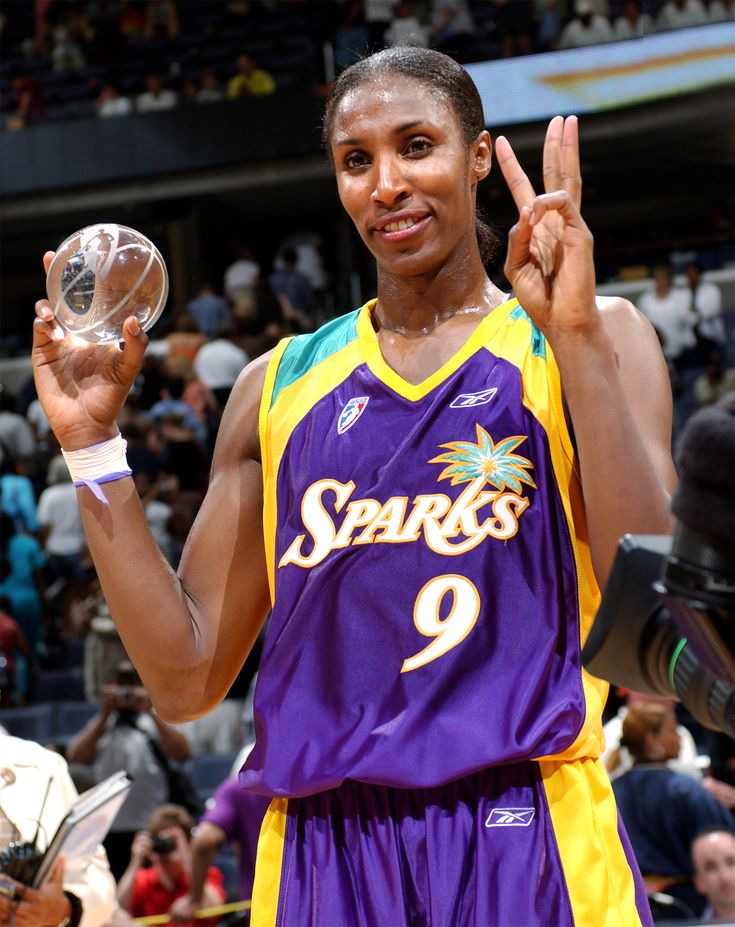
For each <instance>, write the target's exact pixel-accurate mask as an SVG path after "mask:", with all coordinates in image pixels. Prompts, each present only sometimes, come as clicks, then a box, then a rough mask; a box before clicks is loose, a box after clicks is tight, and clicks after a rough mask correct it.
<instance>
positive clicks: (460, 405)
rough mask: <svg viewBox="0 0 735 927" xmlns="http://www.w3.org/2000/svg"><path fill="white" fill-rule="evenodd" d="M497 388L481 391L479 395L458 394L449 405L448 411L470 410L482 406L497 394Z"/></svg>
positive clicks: (492, 387)
mask: <svg viewBox="0 0 735 927" xmlns="http://www.w3.org/2000/svg"><path fill="white" fill-rule="evenodd" d="M497 391H498V390H497V387H495V386H491V387H490V389H482V390H480V392H479V393H460V394H459V396H456V397H455V398H454V399H453V400H452V401H451V402H450V403H449V408H450V409H470V408H473V407H474V406H484V405H486V404H487V403H488V402H490V400H491V399H492V398H493V396H494V395H495V394H496V393H497Z"/></svg>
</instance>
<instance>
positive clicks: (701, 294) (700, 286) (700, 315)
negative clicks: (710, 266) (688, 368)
mask: <svg viewBox="0 0 735 927" xmlns="http://www.w3.org/2000/svg"><path fill="white" fill-rule="evenodd" d="M684 273H685V274H686V278H687V287H688V290H689V299H690V303H689V309H690V311H691V313H692V314H693V316H694V334H695V336H696V339H697V353H698V358H697V359H698V360H699V362H700V363H706V362H707V359H708V358H709V356H710V354H712V352H713V351H722V350H723V349H724V346H725V338H726V335H725V323H724V322H723V321H722V291H721V290H720V288H719V286H717V284H716V283H712V282H711V281H709V280H704V279H703V278H702V265H701V264H699V263H698V262H697V261H690V262H689V263H688V264H687V265H686V267H685V268H684Z"/></svg>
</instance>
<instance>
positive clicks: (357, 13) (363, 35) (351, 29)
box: [332, 0, 370, 73]
mask: <svg viewBox="0 0 735 927" xmlns="http://www.w3.org/2000/svg"><path fill="white" fill-rule="evenodd" d="M369 36H370V33H369V30H368V27H367V23H366V22H365V5H364V3H363V0H345V2H343V3H342V4H341V19H340V20H339V22H338V23H337V24H336V27H335V29H334V37H333V40H332V41H333V44H334V68H335V71H336V72H337V73H339V72H340V71H342V70H343V69H344V68H346V67H348V66H349V65H351V64H352V63H353V62H355V61H357V60H358V59H359V58H361V57H362V56H363V55H365V54H366V53H367V48H368V45H369Z"/></svg>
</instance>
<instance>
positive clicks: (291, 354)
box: [271, 309, 360, 408]
mask: <svg viewBox="0 0 735 927" xmlns="http://www.w3.org/2000/svg"><path fill="white" fill-rule="evenodd" d="M359 314H360V310H359V309H355V310H354V312H349V313H348V314H347V315H342V316H340V317H339V318H338V319H332V320H331V321H330V322H327V323H326V324H325V325H322V327H321V328H319V329H318V330H317V331H315V332H312V333H311V334H308V335H297V336H296V337H295V338H293V339H292V340H291V343H290V344H289V346H288V347H287V348H286V350H285V351H284V352H283V357H282V358H281V363H280V364H279V365H278V373H277V374H276V380H275V383H274V384H273V394H272V395H271V408H272V407H273V404H274V402H275V401H276V398H277V397H278V394H279V393H280V392H281V390H283V389H285V388H286V387H287V386H290V385H291V384H292V383H295V382H296V380H298V379H299V378H300V377H302V376H303V375H304V374H305V373H307V372H308V371H309V370H311V368H312V367H315V366H316V365H317V364H319V363H321V362H322V361H323V360H326V359H327V358H328V357H331V355H332V354H336V353H337V351H341V350H342V348H344V347H346V346H347V345H348V344H349V343H350V342H351V341H353V340H354V339H355V338H357V317H358V316H359Z"/></svg>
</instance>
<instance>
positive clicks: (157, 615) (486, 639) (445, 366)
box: [34, 48, 674, 927]
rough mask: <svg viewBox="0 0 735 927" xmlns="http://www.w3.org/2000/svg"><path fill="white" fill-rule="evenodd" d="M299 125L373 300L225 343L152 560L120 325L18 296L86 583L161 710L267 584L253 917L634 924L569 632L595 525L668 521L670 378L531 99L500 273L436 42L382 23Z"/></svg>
mask: <svg viewBox="0 0 735 927" xmlns="http://www.w3.org/2000/svg"><path fill="white" fill-rule="evenodd" d="M325 134H326V138H327V141H328V145H329V151H330V154H331V157H332V160H333V162H334V167H335V172H336V176H337V184H338V188H339V194H340V197H341V200H342V203H343V204H344V207H345V209H346V210H347V212H348V213H349V215H350V217H351V219H352V220H353V222H354V223H355V225H356V227H357V230H358V231H359V233H360V235H361V237H362V239H363V240H364V242H365V244H366V246H367V247H368V248H369V249H370V251H371V252H372V254H373V255H374V256H375V259H376V261H377V265H378V298H377V301H371V302H369V303H368V304H367V305H366V306H364V307H363V308H362V309H360V310H357V311H355V312H354V313H352V314H351V315H348V316H344V317H341V318H338V319H336V320H334V321H332V322H330V323H329V324H327V325H326V326H324V327H323V328H322V329H321V330H319V331H318V332H316V333H315V334H314V335H310V336H304V337H300V338H297V339H293V340H290V341H287V342H285V343H282V344H281V345H279V346H278V348H276V349H275V351H274V352H273V353H272V355H270V356H267V357H264V358H262V359H259V360H257V361H256V362H255V363H253V364H252V365H251V366H250V367H249V368H248V369H247V370H246V371H245V372H244V373H243V375H242V376H241V378H240V381H239V383H238V385H237V387H236V389H235V391H234V393H233V396H232V398H231V400H230V402H229V404H228V406H227V410H226V412H225V415H224V418H223V422H222V426H221V429H220V434H219V439H218V444H217V448H216V452H215V457H214V463H213V470H212V478H211V484H210V488H209V492H208V494H207V497H206V500H205V502H204V505H203V507H202V509H201V512H200V514H199V517H198V519H197V522H196V524H195V526H194V528H193V530H192V532H191V536H190V538H189V541H188V544H187V547H186V550H185V552H184V556H183V558H182V561H181V565H180V568H179V573H178V576H176V575H174V574H173V573H172V572H171V571H170V570H169V568H168V567H167V564H166V562H165V560H164V559H163V557H162V556H161V555H160V554H159V552H158V550H157V548H156V545H155V543H154V541H153V539H152V537H151V535H150V533H149V531H148V529H147V526H146V523H145V518H144V515H143V513H142V511H141V507H140V503H139V501H138V498H137V496H136V494H135V490H134V488H133V484H132V480H131V479H130V478H129V477H127V476H125V472H126V464H125V462H124V456H123V452H122V450H121V449H120V445H119V438H118V437H117V427H116V424H115V417H116V414H117V412H118V410H119V408H120V406H121V405H122V403H123V401H124V398H125V395H126V393H127V391H128V389H129V387H130V384H131V383H132V382H133V379H134V377H135V375H136V373H137V370H138V367H139V365H140V362H141V358H142V356H143V351H144V349H145V343H146V338H145V336H144V335H143V334H142V333H141V332H140V331H139V329H138V327H137V324H136V322H135V320H134V319H128V320H127V322H126V324H125V328H124V341H125V350H124V352H122V353H121V352H119V351H118V350H117V349H115V348H114V347H109V346H108V347H93V346H89V345H82V344H72V343H70V339H69V337H68V336H65V335H64V333H63V332H61V331H60V330H59V329H58V328H57V327H56V326H55V324H54V322H53V320H52V316H51V310H50V307H49V306H48V304H47V303H46V302H45V301H42V302H40V303H39V304H38V307H37V314H38V320H37V321H36V325H35V344H34V363H35V368H36V378H37V384H38V391H39V395H40V397H41V400H42V403H43V405H44V408H45V410H46V413H47V415H48V417H49V420H50V422H51V424H52V427H53V428H54V431H55V433H56V435H57V436H58V438H59V441H60V442H61V446H62V447H63V448H64V450H65V451H66V452H67V455H66V456H67V459H68V461H69V462H70V466H71V467H72V469H73V471H74V475H75V481H76V482H77V483H78V484H79V485H80V490H79V498H80V504H81V506H82V509H83V513H84V520H85V527H86V530H87V534H88V539H89V544H90V547H91V549H92V551H93V554H94V558H95V562H96V564H97V569H98V571H99V575H100V578H101V581H102V584H103V588H104V591H105V594H106V596H107V599H108V601H109V604H110V609H111V612H112V614H113V615H114V616H115V620H116V622H117V624H118V627H119V630H120V633H121V635H122V638H123V640H124V642H125V645H126V647H127V649H128V652H129V654H130V655H131V657H132V659H133V661H134V662H135V664H136V666H137V668H138V669H139V671H140V673H141V676H142V677H143V679H144V681H145V684H146V686H147V687H148V689H149V691H150V692H151V694H152V696H153V698H154V702H155V705H156V708H157V710H158V711H159V712H160V713H161V714H162V715H163V716H164V717H165V718H166V719H167V720H169V721H183V720H185V719H187V718H191V717H194V716H196V715H199V714H202V713H204V712H206V711H208V710H210V709H211V708H212V707H213V706H214V705H215V704H216V703H217V702H218V700H220V699H221V698H222V697H223V695H224V694H225V693H226V692H227V690H228V688H229V686H230V683H231V682H232V680H233V678H234V677H235V675H236V673H237V672H238V670H239V668H240V666H241V664H242V661H243V658H244V655H245V654H246V653H247V652H248V650H249V648H250V647H251V645H252V643H253V641H254V639H255V637H256V635H257V633H258V629H259V627H260V624H261V622H262V620H263V616H264V615H265V613H266V611H267V610H268V608H269V606H270V605H271V603H272V605H273V613H272V619H271V623H270V627H269V631H268V636H267V640H266V644H265V649H264V654H263V659H262V662H261V668H260V674H259V680H258V691H257V694H256V732H257V745H256V747H255V749H254V751H253V753H252V754H251V756H250V758H249V760H248V762H247V763H246V766H245V768H244V771H243V772H242V773H241V779H242V783H243V785H244V786H247V787H250V788H253V789H255V790H257V791H260V792H263V793H265V794H269V795H271V796H273V798H274V800H273V802H272V804H271V808H270V811H269V812H268V814H267V816H266V820H265V822H264V826H263V831H262V834H261V844H260V847H259V856H258V867H257V873H256V885H255V889H254V899H253V923H254V924H259V925H265V924H269V925H276V924H277V925H292V924H302V923H303V924H316V925H330V927H333V925H352V924H359V925H374V924H386V925H388V924H390V925H399V924H401V925H402V924H417V925H418V924H432V925H447V927H449V925H452V927H454V925H459V924H482V925H496V927H506V925H514V927H515V925H524V927H533V925H549V924H553V925H557V927H558V925H571V924H575V925H584V927H590V925H620V927H623V925H625V927H627V925H631V924H638V923H641V922H643V923H648V922H649V915H648V913H647V908H646V902H645V896H644V894H643V892H642V890H641V888H640V882H639V880H638V877H637V874H636V870H635V864H634V862H633V861H632V857H631V853H630V849H629V846H628V844H627V840H626V838H625V837H624V835H623V834H622V833H621V832H620V830H619V828H618V819H617V813H616V809H615V804H614V801H613V798H612V793H611V789H610V786H609V783H608V781H607V778H606V775H605V773H604V771H603V769H602V767H601V766H600V764H599V762H598V760H597V757H598V755H599V753H600V751H601V747H602V739H601V726H600V715H601V710H602V706H603V703H604V699H605V696H606V691H607V687H606V685H605V684H603V683H602V682H600V681H599V680H596V679H593V678H591V677H590V676H588V675H587V673H586V672H585V671H584V670H583V669H582V668H581V665H580V643H581V641H582V640H584V637H585V635H586V634H587V632H588V630H589V627H590V624H591V622H592V619H593V616H594V613H595V609H596V606H597V603H598V601H599V586H600V585H601V583H602V582H603V581H604V579H605V577H606V575H607V572H608V570H609V568H610V564H611V561H612V558H613V556H614V552H615V548H616V544H617V541H618V539H619V538H620V537H621V536H622V535H623V534H624V533H626V532H634V533H666V532H667V530H668V527H669V517H668V492H669V491H670V490H671V489H672V487H673V483H674V471H673V465H672V462H671V459H670V455H669V444H670V436H669V427H668V424H669V422H670V420H671V404H670V398H669V388H668V381H667V377H666V368H665V364H664V362H663V358H662V356H661V353H660V350H659V347H658V342H657V339H656V337H655V335H654V333H653V331H652V329H651V328H650V326H649V325H648V324H647V323H646V322H645V321H644V320H643V319H642V318H641V316H639V314H638V313H637V312H636V310H635V309H634V308H633V307H632V306H631V305H630V304H629V303H627V302H625V301H624V300H616V299H607V300H604V299H597V300H596V298H595V275H594V265H593V253H592V236H591V234H590V232H589V230H588V229H587V227H586V225H585V223H584V221H583V219H582V217H581V214H580V194H581V178H580V167H579V153H578V141H577V121H576V119H575V118H574V117H569V118H568V119H562V118H560V117H557V118H555V119H553V120H552V122H551V123H550V125H549V129H548V133H547V136H546V142H545V145H544V185H545V192H544V193H541V194H537V193H536V192H535V190H534V189H533V187H532V185H531V183H530V181H529V179H528V178H527V177H526V175H525V174H524V172H523V171H522V169H521V167H520V165H519V164H518V162H517V160H516V158H515V156H514V153H513V151H512V149H511V147H510V145H509V143H508V141H507V140H505V139H503V138H498V139H497V140H496V144H495V152H496V157H497V160H498V162H499V164H500V169H501V171H502V172H503V176H504V177H505V180H506V182H507V183H508V186H509V188H510V190H511V191H512V194H513V197H514V199H515V202H516V204H517V206H518V211H519V217H518V222H517V224H516V225H515V226H514V228H513V229H512V231H511V233H510V237H509V242H508V253H507V259H506V263H505V274H506V277H507V279H508V281H509V282H510V285H511V287H512V290H513V296H512V297H511V296H509V295H508V294H504V293H502V292H501V291H500V290H499V289H498V288H497V287H496V286H494V285H493V284H492V283H491V282H490V281H489V279H488V277H487V276H486V273H485V270H484V267H483V262H482V257H481V252H480V248H479V245H478V235H477V231H476V223H475V200H476V193H477V185H478V183H479V182H480V181H481V180H482V179H483V178H484V177H485V176H486V175H487V174H488V172H489V171H490V168H491V156H492V148H491V141H490V137H489V135H488V133H487V132H486V131H485V129H484V122H483V114H482V108H481V105H480V100H479V97H478V94H477V91H476V89H475V88H474V85H473V84H472V82H471V81H470V79H469V77H468V76H467V74H466V73H465V72H464V71H463V69H462V68H460V67H459V66H458V65H457V64H455V63H454V62H453V61H452V60H451V59H449V58H446V57H445V56H443V55H440V54H438V53H436V52H432V51H426V50H424V49H418V48H398V49H391V50H389V51H384V52H380V53H378V54H377V55H375V56H373V57H371V58H368V59H366V60H365V61H363V62H360V63H358V64H356V65H354V66H353V67H352V68H350V69H348V70H347V71H345V72H344V73H343V74H342V75H341V76H340V77H339V79H338V80H337V83H336V86H335V89H334V93H333V96H332V99H331V101H330V103H329V106H328V109H327V114H326V121H325ZM47 259H48V256H47ZM84 481H86V483H87V485H86V486H85V483H84ZM99 483H104V486H103V487H102V489H103V492H104V495H105V496H106V497H107V498H106V501H105V500H104V499H103V500H100V499H99V498H97V497H96V496H95V494H94V493H93V492H92V491H90V488H89V487H90V486H91V488H92V489H93V490H95V491H96V492H97V493H98V494H99V495H102V493H100V488H99V485H98V484H99ZM143 602H144V603H145V607H144V608H142V607H141V604H142V603H143Z"/></svg>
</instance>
